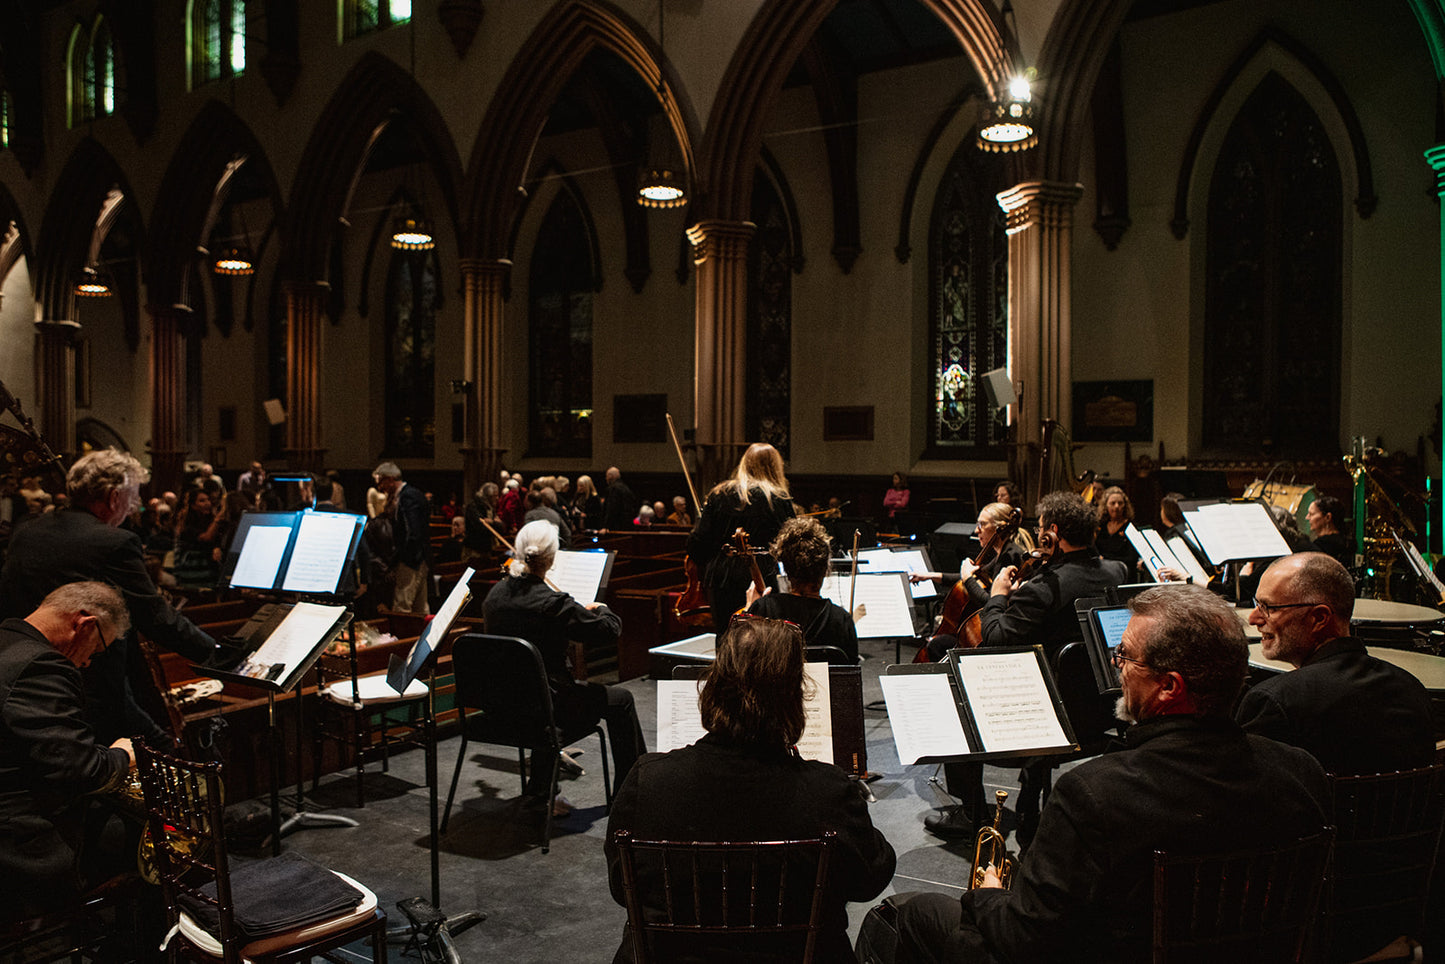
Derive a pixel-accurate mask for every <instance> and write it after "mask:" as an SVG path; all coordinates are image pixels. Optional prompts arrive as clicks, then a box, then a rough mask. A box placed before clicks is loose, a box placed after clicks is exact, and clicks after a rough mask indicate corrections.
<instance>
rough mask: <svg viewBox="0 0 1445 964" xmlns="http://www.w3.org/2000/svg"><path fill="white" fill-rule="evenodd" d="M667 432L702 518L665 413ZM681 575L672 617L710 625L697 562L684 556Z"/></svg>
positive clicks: (708, 605)
mask: <svg viewBox="0 0 1445 964" xmlns="http://www.w3.org/2000/svg"><path fill="white" fill-rule="evenodd" d="M667 432H668V434H669V435H671V436H672V447H673V448H674V449H676V450H677V461H678V462H679V463H681V465H682V477H683V479H685V480H686V481H687V491H688V493H689V494H691V495H692V504H693V506H694V507H695V508H696V509H697V515H698V518H701V517H702V503H701V502H699V501H698V500H697V489H695V488H693V485H692V475H691V473H689V472H688V471H687V459H685V458H683V456H682V443H680V442H679V441H678V440H677V429H676V428H675V427H674V426H673V424H672V413H671V412H668V413H667ZM682 573H683V576H684V577H685V578H686V580H687V586H686V588H685V589H683V591H682V595H681V596H679V597H677V604H676V605H674V606H673V607H672V615H673V616H675V617H676V618H677V621H678V622H680V623H682V624H683V625H684V626H709V625H711V624H712V606H711V605H710V604H709V603H708V598H707V593H706V592H705V591H704V590H703V587H702V573H701V572H700V571H699V569H698V565H697V560H696V559H694V558H693V557H692V556H690V555H688V556H684V557H683V560H682Z"/></svg>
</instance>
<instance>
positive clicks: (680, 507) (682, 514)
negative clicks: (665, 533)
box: [667, 495, 692, 529]
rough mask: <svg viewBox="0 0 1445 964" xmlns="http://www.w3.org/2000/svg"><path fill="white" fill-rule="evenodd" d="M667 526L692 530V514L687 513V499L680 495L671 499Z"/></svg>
mask: <svg viewBox="0 0 1445 964" xmlns="http://www.w3.org/2000/svg"><path fill="white" fill-rule="evenodd" d="M667 524H668V525H670V526H687V527H688V528H689V529H691V528H692V513H691V512H689V511H687V499H685V498H683V497H682V496H680V495H675V496H673V497H672V511H671V512H669V513H668V515H667Z"/></svg>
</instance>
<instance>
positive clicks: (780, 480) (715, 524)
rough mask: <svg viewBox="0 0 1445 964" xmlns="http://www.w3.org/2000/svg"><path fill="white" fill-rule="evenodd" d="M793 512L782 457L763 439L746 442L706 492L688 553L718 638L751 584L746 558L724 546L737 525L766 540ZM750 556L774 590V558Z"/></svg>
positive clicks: (755, 539) (760, 542)
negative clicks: (733, 464) (730, 468)
mask: <svg viewBox="0 0 1445 964" xmlns="http://www.w3.org/2000/svg"><path fill="white" fill-rule="evenodd" d="M793 515H794V512H793V497H792V496H791V495H789V494H788V479H787V476H786V475H785V474H784V472H783V457H782V456H781V455H779V454H778V450H777V449H775V448H773V447H772V446H771V445H769V444H767V443H766V442H754V443H753V444H752V445H750V446H748V450H747V451H746V452H744V453H743V457H742V460H741V461H740V462H738V467H737V470H736V471H735V472H734V473H733V476H732V478H730V479H727V480H726V481H723V482H719V483H718V484H717V485H716V486H714V487H713V490H712V491H711V492H709V493H708V494H707V501H706V502H705V503H704V504H703V507H702V511H701V512H699V513H698V520H697V527H696V528H694V529H693V530H692V535H691V536H689V537H688V540H687V555H688V558H689V559H690V560H691V561H692V562H693V563H695V564H696V565H697V567H698V571H699V573H700V574H701V577H702V584H703V586H704V588H705V591H706V592H707V598H708V602H709V603H710V604H711V607H712V619H713V625H714V627H716V630H717V634H718V636H719V637H721V636H722V634H723V633H724V632H726V631H727V628H728V621H729V620H731V619H732V615H733V613H735V612H737V611H738V610H739V609H741V608H743V605H744V604H745V602H746V599H745V593H746V592H747V588H748V586H749V585H750V584H751V583H752V566H751V565H750V563H749V560H748V559H747V558H744V557H742V556H740V555H730V554H728V553H725V552H724V551H723V547H724V545H727V544H729V542H730V540H731V539H732V537H733V534H734V533H735V532H736V531H737V530H738V529H742V530H743V531H744V532H745V533H747V537H748V540H749V542H750V543H751V544H752V545H755V546H766V545H769V544H771V543H772V541H773V539H774V538H776V537H777V535H778V531H779V530H780V529H781V528H782V526H783V523H784V522H786V521H787V520H789V519H791V518H793ZM753 558H754V560H755V561H756V562H757V564H758V568H759V570H760V571H761V573H762V577H763V581H764V583H765V584H766V585H768V586H770V587H772V588H774V589H776V588H777V585H778V565H777V563H776V562H775V561H774V560H773V558H772V557H771V556H768V555H765V554H764V555H757V556H754V557H753Z"/></svg>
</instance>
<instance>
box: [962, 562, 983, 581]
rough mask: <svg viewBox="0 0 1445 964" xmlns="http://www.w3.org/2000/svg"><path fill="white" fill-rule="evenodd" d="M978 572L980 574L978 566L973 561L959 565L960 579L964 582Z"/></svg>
mask: <svg viewBox="0 0 1445 964" xmlns="http://www.w3.org/2000/svg"><path fill="white" fill-rule="evenodd" d="M976 572H978V564H977V563H975V562H974V561H973V560H972V559H965V560H963V562H961V563H959V565H958V578H959V579H962V580H964V581H967V580H968V577H969V576H971V575H973V574H974V573H976Z"/></svg>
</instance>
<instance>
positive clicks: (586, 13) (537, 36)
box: [464, 0, 751, 260]
mask: <svg viewBox="0 0 1445 964" xmlns="http://www.w3.org/2000/svg"><path fill="white" fill-rule="evenodd" d="M598 48H602V49H605V50H608V51H610V52H612V53H613V54H615V55H616V56H617V57H618V58H619V59H620V60H622V62H623V63H625V64H626V65H627V66H628V67H630V68H631V69H632V70H634V71H636V72H637V73H638V74H639V75H640V76H641V77H642V79H643V80H644V81H645V82H646V83H647V85H648V86H649V87H651V88H652V89H654V90H656V89H658V87H659V85H660V86H661V94H662V109H663V113H664V115H665V116H666V117H667V122H668V125H669V126H670V127H671V129H672V133H673V137H674V138H675V139H676V141H677V144H678V147H679V149H680V151H681V154H682V167H683V168H684V169H685V170H686V171H688V172H689V173H690V174H691V175H692V177H693V179H694V183H696V174H697V166H696V163H695V161H694V157H693V145H694V143H695V138H694V136H693V133H692V132H693V131H695V130H696V129H697V124H696V118H695V116H694V114H693V110H692V106H691V104H690V102H689V101H688V100H687V99H686V97H685V96H684V95H683V94H682V93H681V85H680V83H679V81H678V79H677V77H676V75H675V72H674V71H673V70H672V67H671V65H670V64H667V65H664V63H663V61H662V60H661V59H660V57H659V54H658V52H657V50H656V46H655V44H654V43H653V40H652V38H651V37H650V36H648V35H647V33H646V32H645V31H644V30H643V29H642V27H641V26H640V25H639V24H638V23H637V22H636V21H634V20H632V19H631V18H630V17H628V16H627V15H626V14H624V13H623V12H621V11H620V10H618V9H616V8H615V7H613V6H612V5H611V4H608V3H605V2H603V0H564V2H562V3H559V4H558V5H557V6H555V7H554V8H553V9H552V10H550V11H549V12H548V13H547V15H546V16H545V17H543V19H542V21H541V23H539V24H538V25H537V28H536V29H535V30H534V31H532V35H531V37H529V38H528V40H527V42H526V43H525V44H523V45H522V48H521V49H520V50H519V51H518V52H517V54H516V56H514V57H513V58H512V61H511V66H510V67H509V68H508V70H507V74H506V76H505V77H504V78H503V79H502V82H501V84H500V85H499V86H498V88H497V93H496V95H495V96H494V97H493V98H492V102H491V105H490V106H489V107H488V108H487V114H486V117H485V118H484V119H483V121H482V127H481V130H480V131H479V132H478V134H477V140H476V143H475V145H474V147H473V148H472V155H471V162H470V164H469V165H468V176H469V179H470V184H471V186H472V193H471V199H470V201H469V203H468V205H467V211H468V214H469V218H468V224H469V228H470V230H469V240H468V242H467V243H466V245H464V251H465V252H466V253H467V254H469V255H472V256H476V257H482V258H490V259H493V260H497V259H501V258H504V257H505V256H506V251H507V247H506V244H507V240H508V238H509V236H510V234H511V228H512V222H513V220H514V219H515V217H516V215H517V212H518V208H519V205H520V202H521V198H520V194H519V191H518V188H519V187H520V186H521V185H522V183H523V181H524V180H525V178H526V176H527V166H528V164H529V163H530V161H531V157H532V150H533V147H534V145H535V144H536V141H537V138H538V136H540V134H541V132H542V128H543V125H544V124H545V123H546V120H547V115H548V113H549V112H550V110H551V107H552V104H553V102H554V101H555V100H556V99H557V96H558V94H559V93H561V91H562V88H563V87H564V86H565V84H566V82H567V80H568V79H569V78H570V77H571V76H572V75H573V74H574V73H575V72H576V71H577V70H578V69H579V68H580V67H581V65H582V62H583V61H584V60H585V59H586V57H587V55H588V54H589V53H591V52H592V51H593V50H595V49H598ZM749 171H751V167H750V168H749ZM748 183H749V186H751V179H749V180H748Z"/></svg>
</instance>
